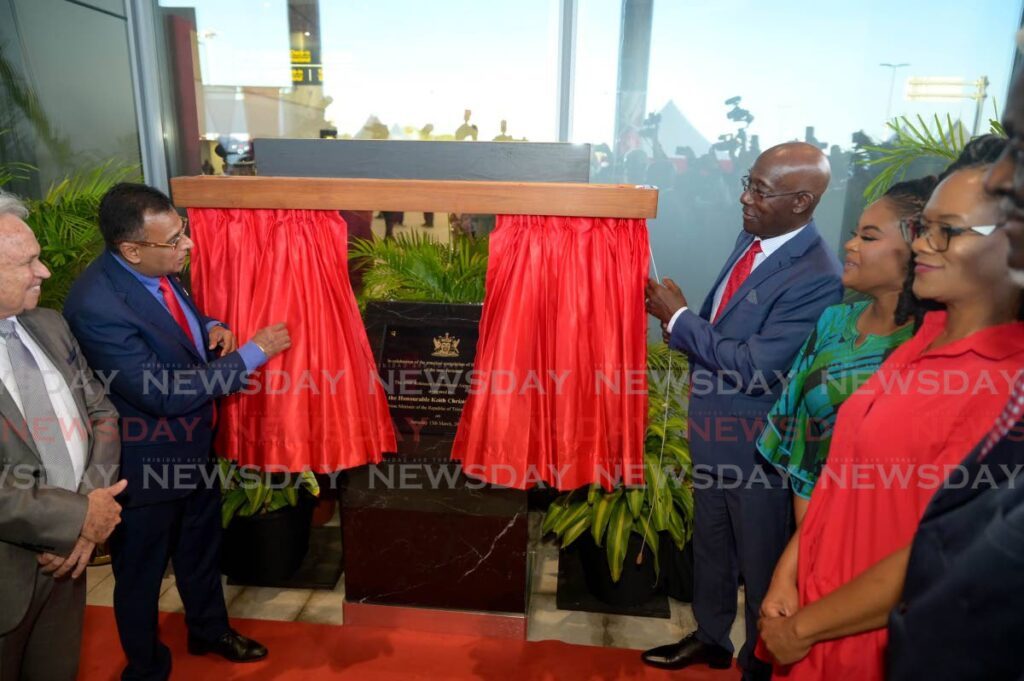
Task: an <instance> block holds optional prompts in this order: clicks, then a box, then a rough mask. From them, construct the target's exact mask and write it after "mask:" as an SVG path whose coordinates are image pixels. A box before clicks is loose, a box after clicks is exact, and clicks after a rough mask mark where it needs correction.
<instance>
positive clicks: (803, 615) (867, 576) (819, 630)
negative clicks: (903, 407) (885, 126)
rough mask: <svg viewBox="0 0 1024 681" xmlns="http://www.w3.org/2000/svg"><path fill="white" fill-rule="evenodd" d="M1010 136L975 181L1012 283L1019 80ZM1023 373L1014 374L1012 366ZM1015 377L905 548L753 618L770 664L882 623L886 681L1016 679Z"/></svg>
mask: <svg viewBox="0 0 1024 681" xmlns="http://www.w3.org/2000/svg"><path fill="white" fill-rule="evenodd" d="M1003 124H1004V127H1005V129H1006V132H1007V135H1008V136H1009V139H1010V144H1009V145H1008V146H1007V149H1006V151H1005V152H1004V153H1003V155H1002V156H1001V157H1000V159H999V160H998V161H997V162H996V163H995V165H994V166H993V167H992V168H991V170H990V171H989V173H988V176H987V177H986V178H985V189H986V190H987V191H988V192H990V193H992V194H995V195H997V196H1000V197H1002V199H1003V207H1004V209H1005V211H1006V221H1005V223H1004V224H1003V225H1001V226H1000V229H1002V230H1003V231H1004V232H1005V233H1006V235H1007V236H1008V237H1009V240H1010V252H1009V256H1008V264H1009V267H1010V272H1011V276H1012V277H1013V280H1014V281H1015V282H1016V283H1017V284H1018V285H1019V286H1021V287H1024V73H1021V74H1018V75H1017V78H1016V79H1015V81H1014V84H1013V87H1012V91H1011V94H1010V102H1009V105H1008V106H1007V109H1006V114H1005V117H1004V120H1003ZM1022 370H1024V367H1022ZM1022 473H1024V375H1022V376H1019V377H1018V378H1017V381H1016V384H1015V385H1014V389H1013V391H1012V394H1011V397H1010V400H1009V402H1008V403H1007V405H1006V407H1005V409H1004V410H1003V413H1002V414H1001V415H1000V416H999V418H998V419H997V420H996V422H995V423H994V424H993V426H992V429H991V430H990V431H989V433H988V435H987V436H986V437H984V438H983V439H982V441H981V442H980V443H978V445H977V446H976V447H975V449H974V450H973V451H972V452H971V453H970V454H969V455H968V456H967V458H966V459H964V460H963V462H962V464H961V470H960V471H958V472H957V473H956V474H955V475H954V476H953V477H951V478H950V479H949V480H947V481H946V484H945V485H943V486H942V487H941V488H940V489H939V490H938V491H937V492H936V494H935V496H934V498H933V499H932V500H931V503H930V504H929V505H928V507H927V509H926V510H925V513H924V516H923V517H922V519H921V523H920V525H919V526H918V529H917V532H916V533H915V535H914V540H913V542H912V543H911V545H909V546H906V547H904V548H902V549H900V550H898V551H896V552H894V553H892V554H891V555H889V556H888V557H886V558H884V559H883V560H881V561H879V562H878V563H876V564H875V565H873V566H872V567H870V568H868V569H867V570H865V571H864V572H863V573H862V574H861V575H860V576H859V577H857V578H856V579H854V580H853V581H851V582H848V583H847V584H846V585H844V586H842V587H840V588H839V589H836V590H835V591H833V592H832V593H831V594H829V595H828V596H826V597H825V598H822V599H820V600H818V601H816V602H815V603H813V604H811V605H810V606H808V607H805V608H803V609H802V610H800V611H799V612H798V613H797V614H796V615H794V616H792V617H788V618H777V619H775V620H765V619H762V620H761V623H760V629H761V636H762V638H763V639H764V641H765V643H766V646H767V648H768V649H769V650H770V651H771V653H772V654H773V655H774V656H775V658H776V660H777V661H778V662H779V663H780V664H788V663H792V662H794V661H796V660H799V659H801V658H803V657H804V656H805V655H806V654H807V652H808V650H809V649H810V647H811V646H812V645H814V644H815V643H817V642H818V641H824V640H829V639H834V638H839V637H842V636H850V635H853V634H857V633H860V632H863V631H869V630H872V629H877V628H879V627H882V626H885V624H886V622H888V627H889V645H888V650H887V667H888V669H887V675H886V678H887V679H889V680H890V681H911V680H916V679H929V680H930V681H941V680H943V679H957V680H963V679H978V680H979V681H980V680H984V681H999V680H1003V679H1005V680H1006V681H1010V680H1011V679H1013V680H1016V679H1020V678H1022V675H1024V647H1022V646H1021V645H1020V632H1021V631H1024V607H1022V605H1021V597H1020V594H1022V593H1024V475H1021V474H1022Z"/></svg>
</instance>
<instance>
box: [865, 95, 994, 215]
mask: <svg viewBox="0 0 1024 681" xmlns="http://www.w3.org/2000/svg"><path fill="white" fill-rule="evenodd" d="M992 107H993V112H994V115H995V117H994V118H991V119H989V132H990V133H991V134H993V135H999V136H1001V137H1006V130H1004V129H1003V126H1002V124H1001V123H1000V122H999V110H998V108H996V105H995V102H994V101H993V103H992ZM933 122H934V129H933V128H932V127H930V126H929V123H928V122H926V121H925V119H924V118H923V117H921V116H920V115H918V116H917V123H916V124H915V123H914V122H912V121H911V120H910V119H909V118H907V117H906V116H901V117H900V118H896V119H893V120H892V121H890V122H889V123H887V124H886V125H887V126H888V127H889V129H890V130H892V131H893V133H895V135H896V137H895V138H894V139H893V140H892V141H891V142H888V143H886V144H883V145H876V146H865V147H864V150H865V151H867V152H868V153H869V154H871V155H870V156H868V157H867V158H865V159H862V160H860V161H858V162H859V163H860V164H861V165H864V166H869V167H870V166H878V167H880V168H881V171H880V172H879V173H878V175H877V176H875V178H874V179H873V180H872V181H871V183H870V184H868V186H867V188H866V189H865V190H864V198H865V200H867V201H868V202H869V203H870V202H872V201H877V200H878V199H880V198H881V197H882V195H883V194H885V192H886V191H887V190H888V189H889V187H891V186H893V185H894V184H896V183H897V182H902V181H903V179H904V178H905V177H906V175H907V171H908V170H909V169H910V166H911V165H912V164H913V163H914V162H916V161H919V160H921V159H938V160H940V161H943V162H945V163H947V164H949V163H952V162H953V161H955V160H956V159H957V158H958V157H959V156H960V152H962V151H963V150H964V147H965V146H967V143H968V142H970V141H971V137H970V136H968V135H967V132H966V129H965V128H964V125H963V123H962V122H959V121H956V122H954V121H953V117H952V116H950V115H949V114H947V115H946V121H945V124H943V122H942V119H940V118H939V116H938V114H936V115H935V116H934V117H933Z"/></svg>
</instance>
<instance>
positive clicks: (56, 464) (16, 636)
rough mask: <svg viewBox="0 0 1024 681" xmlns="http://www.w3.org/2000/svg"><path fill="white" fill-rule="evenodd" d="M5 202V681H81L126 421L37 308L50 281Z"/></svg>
mask: <svg viewBox="0 0 1024 681" xmlns="http://www.w3.org/2000/svg"><path fill="white" fill-rule="evenodd" d="M27 215H28V213H27V211H26V210H25V207H24V205H23V204H22V203H21V202H20V201H18V200H17V199H16V198H15V197H13V196H11V195H10V194H5V193H3V192H0V681H18V680H21V679H24V680H29V679H32V680H35V679H39V680H40V681H65V680H67V681H72V680H73V679H74V678H75V676H76V675H77V673H78V654H79V648H80V644H81V638H82V618H83V615H84V612H85V580H84V579H82V578H81V577H82V575H83V573H84V572H85V568H86V566H87V565H88V563H89V560H90V558H91V556H92V552H93V549H94V548H95V547H96V545H97V544H100V543H102V542H104V541H106V539H107V537H108V536H109V535H110V533H111V532H112V531H113V530H114V527H115V526H116V525H117V523H118V522H120V512H121V507H120V505H118V503H117V502H116V501H115V500H114V497H115V496H117V495H118V494H120V493H121V491H123V490H124V487H125V483H124V482H123V481H122V482H120V483H118V484H116V485H113V486H112V487H105V485H109V484H110V483H111V482H113V481H114V480H115V479H116V476H117V473H118V459H119V456H120V449H121V445H120V439H119V438H118V433H117V411H116V410H115V409H114V407H113V405H112V404H111V403H110V402H109V401H108V400H107V398H106V397H105V396H104V392H103V388H102V385H101V384H100V383H99V381H97V380H96V378H95V376H94V375H93V374H92V372H91V371H90V370H89V367H88V366H87V365H86V363H85V358H84V356H83V355H82V353H81V351H80V350H79V348H78V343H77V342H76V341H75V339H74V337H73V336H72V335H71V331H70V330H69V329H68V327H67V324H66V323H65V322H64V319H63V317H61V316H60V314H58V313H57V312H54V311H53V310H46V309H42V308H39V309H36V305H37V304H38V302H39V294H40V290H41V285H42V282H43V280H45V279H47V278H49V276H50V272H49V270H47V269H46V266H45V265H43V263H42V262H41V261H40V259H39V256H40V249H39V244H38V242H37V241H36V238H35V236H34V235H33V234H32V230H31V229H29V227H28V225H26V224H25V223H24V221H23V220H22V219H23V218H25V217H26V216H27Z"/></svg>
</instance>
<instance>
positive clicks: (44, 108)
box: [0, 0, 140, 198]
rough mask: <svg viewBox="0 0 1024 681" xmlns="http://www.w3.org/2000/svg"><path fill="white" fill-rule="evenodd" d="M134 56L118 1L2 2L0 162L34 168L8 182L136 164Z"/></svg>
mask: <svg viewBox="0 0 1024 681" xmlns="http://www.w3.org/2000/svg"><path fill="white" fill-rule="evenodd" d="M129 64H130V62H129V56H128V37H127V22H126V19H125V14H124V5H123V3H122V2H121V0H98V1H94V2H89V3H71V2H66V1H65V0H0V164H9V163H12V162H18V163H24V164H27V165H28V166H29V168H26V169H25V170H24V173H23V177H22V178H21V179H18V180H15V181H13V182H11V183H10V184H9V185H8V186H7V189H9V190H11V191H14V192H16V193H18V194H21V195H23V196H27V197H36V198H38V197H40V196H42V195H43V194H44V193H45V192H46V190H47V189H48V188H49V187H50V186H51V185H52V184H53V183H55V182H59V181H60V180H61V179H63V178H64V177H66V176H68V175H70V174H73V173H75V172H78V171H84V170H88V169H91V168H93V167H95V166H96V165H97V164H101V163H106V162H110V163H113V164H116V165H129V166H136V167H137V166H139V165H140V155H139V140H138V126H137V123H136V115H135V104H134V96H133V92H132V78H131V69H130V65H129Z"/></svg>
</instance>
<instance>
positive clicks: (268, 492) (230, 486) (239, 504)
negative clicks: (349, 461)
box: [217, 459, 320, 528]
mask: <svg viewBox="0 0 1024 681" xmlns="http://www.w3.org/2000/svg"><path fill="white" fill-rule="evenodd" d="M217 464H218V465H219V466H220V480H221V490H222V500H221V501H222V503H221V508H220V519H221V526H222V527H224V528H227V526H228V525H230V524H231V521H232V520H233V519H234V518H235V516H241V517H243V518H244V517H248V516H252V515H259V514H262V513H273V512H274V511H278V510H280V509H282V508H285V507H286V506H297V505H298V503H299V492H300V490H305V492H306V493H308V494H309V495H310V496H313V497H318V496H320V485H319V484H318V483H317V481H316V476H315V475H313V473H311V472H310V471H303V472H302V473H298V474H295V473H270V472H266V471H262V470H260V469H259V468H257V467H255V466H238V464H237V462H234V461H229V460H227V459H218V460H217Z"/></svg>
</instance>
